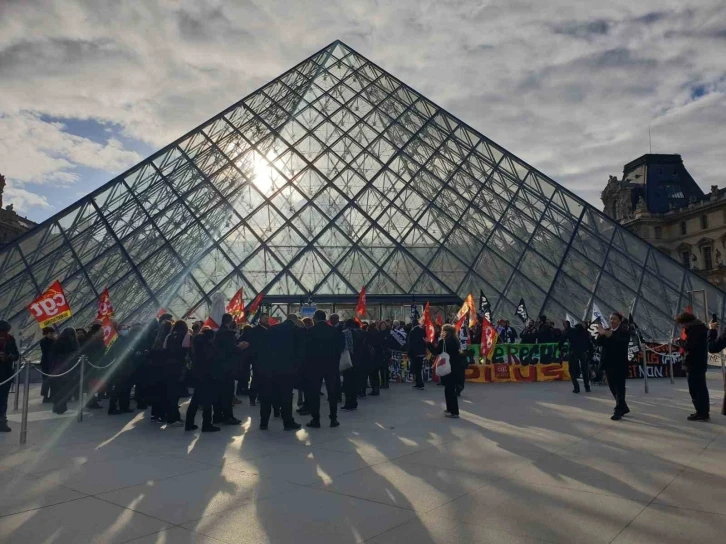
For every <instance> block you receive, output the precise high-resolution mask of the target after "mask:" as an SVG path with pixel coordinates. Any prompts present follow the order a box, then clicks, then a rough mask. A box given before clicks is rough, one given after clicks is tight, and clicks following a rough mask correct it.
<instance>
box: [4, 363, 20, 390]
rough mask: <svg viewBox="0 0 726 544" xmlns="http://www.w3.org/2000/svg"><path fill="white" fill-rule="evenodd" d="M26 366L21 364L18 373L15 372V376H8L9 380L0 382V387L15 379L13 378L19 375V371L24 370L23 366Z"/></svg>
mask: <svg viewBox="0 0 726 544" xmlns="http://www.w3.org/2000/svg"><path fill="white" fill-rule="evenodd" d="M26 364H27V363H23V364H22V365H20V368H19V369H18V371H17V372H16V373H15V374H13V375H12V376H10V377H9V378H8V379H7V380H5V381H4V382H0V385H5V384H6V383H8V382H9V381H10V380H14V379H15V376H17V375H18V374H20V371H21V370H23V369H24V368H25V365H26Z"/></svg>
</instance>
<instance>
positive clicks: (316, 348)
mask: <svg viewBox="0 0 726 544" xmlns="http://www.w3.org/2000/svg"><path fill="white" fill-rule="evenodd" d="M313 320H314V321H315V325H313V327H311V328H310V329H308V330H307V332H306V336H305V355H304V357H305V358H304V363H303V372H304V375H305V377H306V380H307V384H308V385H307V389H306V393H305V396H306V398H307V402H308V409H309V410H310V415H311V416H312V419H311V420H310V422H309V423H308V424H307V426H308V427H311V428H320V387H321V386H322V382H323V380H325V388H326V389H327V393H328V404H329V405H330V416H329V417H330V426H331V427H338V426H339V425H340V423H338V402H337V401H338V390H337V389H338V376H339V370H338V369H339V365H340V355H341V353H342V352H343V348H344V346H345V339H344V338H343V334H342V332H341V331H339V330H337V329H336V328H335V327H333V326H332V325H328V324H327V323H326V315H325V312H324V311H322V310H317V311H316V312H315V315H314V316H313Z"/></svg>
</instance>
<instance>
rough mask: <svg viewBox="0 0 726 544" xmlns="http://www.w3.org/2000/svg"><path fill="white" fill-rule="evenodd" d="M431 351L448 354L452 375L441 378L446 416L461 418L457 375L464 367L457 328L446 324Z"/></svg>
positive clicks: (437, 353)
mask: <svg viewBox="0 0 726 544" xmlns="http://www.w3.org/2000/svg"><path fill="white" fill-rule="evenodd" d="M429 349H430V350H431V353H433V354H434V355H440V354H441V353H446V354H447V355H448V356H449V362H450V364H451V373H450V374H447V375H446V376H442V377H441V382H442V383H443V384H444V398H445V399H446V411H445V412H444V415H445V416H446V417H450V418H458V417H459V399H458V398H457V394H456V383H457V375H458V372H459V370H460V367H461V366H462V361H461V355H460V353H459V351H460V349H461V343H460V342H459V338H458V336H457V334H456V328H454V326H453V325H451V324H448V323H447V324H446V325H444V326H443V327H442V329H441V337H440V339H439V341H438V343H437V344H430V345H429Z"/></svg>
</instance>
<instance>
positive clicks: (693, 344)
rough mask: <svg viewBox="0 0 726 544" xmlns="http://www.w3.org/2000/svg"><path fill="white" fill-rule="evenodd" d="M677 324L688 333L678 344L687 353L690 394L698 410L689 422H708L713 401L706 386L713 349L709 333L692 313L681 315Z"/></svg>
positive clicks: (689, 417)
mask: <svg viewBox="0 0 726 544" xmlns="http://www.w3.org/2000/svg"><path fill="white" fill-rule="evenodd" d="M676 323H678V324H679V325H681V326H682V327H683V330H684V332H685V333H686V334H685V336H686V338H685V339H683V340H679V341H678V344H679V345H680V347H682V348H683V349H684V350H685V351H686V357H685V360H684V362H683V364H684V366H685V367H686V370H687V371H688V392H689V393H690V394H691V400H692V401H693V406H694V408H695V409H696V413H695V414H691V415H690V416H688V420H689V421H708V420H709V419H710V418H711V416H710V411H711V410H710V404H711V401H710V399H709V397H708V386H707V385H706V370H708V350H709V349H710V348H711V342H710V338H709V331H708V328H707V327H706V324H705V323H704V322H703V321H701V320H700V319H698V318H697V317H696V316H695V315H693V314H692V313H690V312H684V313H682V314H681V315H679V316H678V317H677V318H676ZM714 332H715V331H714ZM717 351H719V350H717Z"/></svg>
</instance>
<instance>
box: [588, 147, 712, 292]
mask: <svg viewBox="0 0 726 544" xmlns="http://www.w3.org/2000/svg"><path fill="white" fill-rule="evenodd" d="M601 198H602V201H603V204H604V211H605V213H606V214H607V215H609V216H610V217H612V218H613V219H615V220H616V221H618V222H619V223H620V224H621V225H623V226H625V227H627V228H628V229H630V230H631V231H633V232H634V233H635V234H637V235H638V236H640V237H641V238H643V239H644V240H647V241H648V242H650V243H651V244H653V245H654V246H656V247H657V248H658V249H659V250H660V251H661V252H663V253H665V254H666V255H668V256H670V257H672V258H673V259H675V260H677V261H678V262H679V263H681V264H682V265H683V266H686V267H688V268H689V269H691V270H693V271H694V272H696V273H697V274H699V275H700V276H702V277H703V278H705V279H707V280H708V281H710V282H711V283H713V284H714V285H716V286H718V287H720V288H722V289H726V189H719V188H718V187H717V186H715V185H714V186H712V187H711V190H710V192H709V193H707V194H705V193H704V192H703V191H702V190H701V189H700V187H699V186H698V184H696V182H695V181H694V180H693V178H692V177H691V175H690V174H689V173H688V170H686V168H685V165H684V164H683V160H682V158H681V156H680V155H655V154H648V155H643V156H642V157H640V158H638V159H636V160H634V161H632V162H630V163H628V164H626V165H625V166H624V167H623V177H622V179H618V178H617V177H616V176H610V179H609V180H608V183H607V185H606V186H605V189H604V190H603V192H602V195H601Z"/></svg>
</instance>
